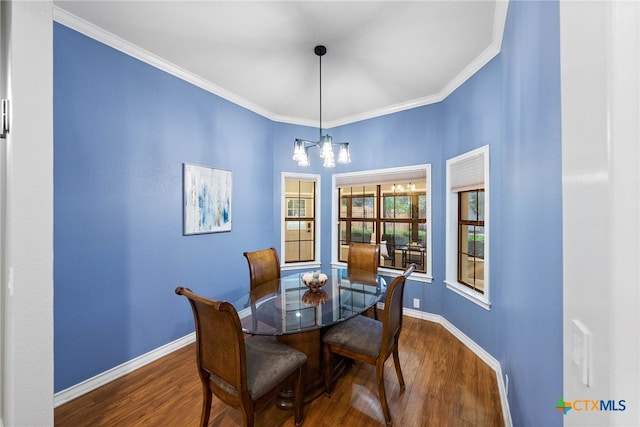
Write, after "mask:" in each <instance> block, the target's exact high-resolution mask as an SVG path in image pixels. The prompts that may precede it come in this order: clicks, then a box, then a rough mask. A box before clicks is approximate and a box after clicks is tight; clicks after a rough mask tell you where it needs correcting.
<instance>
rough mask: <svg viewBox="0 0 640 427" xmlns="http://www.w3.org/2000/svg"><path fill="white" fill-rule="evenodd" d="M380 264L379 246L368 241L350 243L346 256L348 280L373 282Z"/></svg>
mask: <svg viewBox="0 0 640 427" xmlns="http://www.w3.org/2000/svg"><path fill="white" fill-rule="evenodd" d="M378 265H380V246H379V245H376V244H368V243H351V244H350V245H349V255H348V256H347V268H348V270H349V280H351V281H353V282H362V283H375V282H376V279H377V277H378Z"/></svg>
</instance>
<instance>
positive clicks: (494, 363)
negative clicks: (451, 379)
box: [380, 305, 513, 427]
mask: <svg viewBox="0 0 640 427" xmlns="http://www.w3.org/2000/svg"><path fill="white" fill-rule="evenodd" d="M380 308H382V309H384V305H383V306H382V307H380ZM403 314H405V315H406V316H410V317H415V318H417V319H422V320H428V321H431V322H436V323H439V324H441V325H442V326H443V327H444V328H445V329H446V330H447V331H449V332H450V333H451V334H452V335H453V336H454V337H456V338H457V339H458V340H459V341H460V342H461V343H462V344H464V345H465V346H466V347H467V348H468V349H469V350H471V351H473V352H474V353H475V354H476V356H478V357H479V358H480V359H481V360H482V361H483V362H484V363H486V364H487V365H488V366H489V367H490V368H491V369H493V370H494V371H495V373H496V381H497V382H498V392H499V393H500V403H501V405H502V415H503V418H504V425H505V427H513V421H512V420H511V411H510V410H509V401H508V400H507V393H506V390H505V387H504V382H503V380H502V378H503V377H502V367H501V366H500V362H498V360H497V359H496V358H495V357H493V356H492V355H491V354H489V353H488V352H487V351H486V350H485V349H483V348H482V347H480V346H479V345H478V344H477V343H476V342H475V341H473V340H472V339H471V338H469V337H468V336H467V335H465V334H464V333H463V332H462V331H461V330H460V329H458V328H456V327H455V326H454V325H453V324H452V323H450V322H449V321H448V320H447V319H445V318H444V317H442V316H440V315H438V314H432V313H426V312H424V311H419V310H413V309H410V308H405V309H404V310H403Z"/></svg>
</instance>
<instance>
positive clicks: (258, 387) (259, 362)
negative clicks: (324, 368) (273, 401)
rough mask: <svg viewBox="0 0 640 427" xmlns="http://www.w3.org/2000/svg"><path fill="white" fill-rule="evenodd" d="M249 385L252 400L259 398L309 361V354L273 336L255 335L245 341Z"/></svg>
mask: <svg viewBox="0 0 640 427" xmlns="http://www.w3.org/2000/svg"><path fill="white" fill-rule="evenodd" d="M245 350H246V355H247V387H248V388H249V395H250V396H251V400H256V399H259V398H260V397H262V396H264V395H265V394H266V393H267V392H268V391H270V390H271V389H273V388H274V387H275V386H276V385H277V384H278V383H279V382H280V381H282V380H283V379H285V378H286V377H288V376H289V375H291V373H293V372H294V371H295V370H296V369H298V368H299V367H300V366H301V365H303V364H305V363H306V361H307V356H306V355H305V354H304V353H302V352H301V351H298V350H296V349H294V348H291V347H289V346H288V345H285V344H282V343H280V342H278V341H277V340H276V339H275V338H273V337H263V336H253V337H251V338H249V339H247V340H246V341H245Z"/></svg>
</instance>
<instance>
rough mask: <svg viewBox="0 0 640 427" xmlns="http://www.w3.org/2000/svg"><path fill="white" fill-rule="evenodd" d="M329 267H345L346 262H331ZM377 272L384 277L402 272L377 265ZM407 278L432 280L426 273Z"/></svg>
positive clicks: (423, 280) (416, 280) (394, 275)
mask: <svg viewBox="0 0 640 427" xmlns="http://www.w3.org/2000/svg"><path fill="white" fill-rule="evenodd" d="M331 267H333V268H347V263H346V262H332V263H331ZM378 274H380V275H381V276H386V277H396V276H399V275H400V274H402V270H395V269H391V268H384V267H379V268H378ZM409 280H411V281H414V282H423V283H431V282H433V277H431V276H428V275H427V274H426V273H413V274H412V275H411V276H409ZM389 283H391V282H389Z"/></svg>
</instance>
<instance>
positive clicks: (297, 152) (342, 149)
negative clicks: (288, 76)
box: [292, 45, 351, 168]
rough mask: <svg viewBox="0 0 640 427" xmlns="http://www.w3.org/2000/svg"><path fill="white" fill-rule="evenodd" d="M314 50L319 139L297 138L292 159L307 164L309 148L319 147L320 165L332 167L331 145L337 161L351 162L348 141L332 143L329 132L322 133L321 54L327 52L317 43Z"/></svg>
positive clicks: (333, 163) (333, 156) (303, 164)
mask: <svg viewBox="0 0 640 427" xmlns="http://www.w3.org/2000/svg"><path fill="white" fill-rule="evenodd" d="M314 52H315V54H316V55H318V58H319V67H320V85H319V88H320V126H319V131H320V132H319V136H320V138H319V140H318V141H308V140H306V139H299V138H296V140H295V141H294V142H293V157H292V158H293V160H294V161H296V162H298V166H309V165H310V164H311V162H310V161H309V148H311V147H318V148H319V149H320V158H321V159H323V163H322V166H324V167H325V168H332V167H335V165H336V155H335V153H334V151H333V146H334V145H335V146H337V147H338V158H337V162H338V163H351V153H350V152H349V143H348V142H338V143H334V142H333V138H332V137H331V135H329V134H325V135H323V134H322V56H323V55H324V54H325V53H327V48H326V47H324V46H322V45H318V46H316V47H315V48H314Z"/></svg>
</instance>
